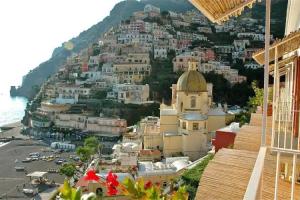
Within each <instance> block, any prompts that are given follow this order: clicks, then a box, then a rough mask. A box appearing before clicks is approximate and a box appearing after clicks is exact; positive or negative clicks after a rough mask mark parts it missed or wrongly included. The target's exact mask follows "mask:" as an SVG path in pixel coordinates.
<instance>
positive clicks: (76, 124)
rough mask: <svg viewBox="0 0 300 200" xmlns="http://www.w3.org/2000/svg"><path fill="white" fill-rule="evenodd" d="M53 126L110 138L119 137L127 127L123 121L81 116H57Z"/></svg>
mask: <svg viewBox="0 0 300 200" xmlns="http://www.w3.org/2000/svg"><path fill="white" fill-rule="evenodd" d="M54 124H55V126H56V127H59V128H67V129H80V130H84V131H89V132H92V133H95V134H100V135H101V134H106V135H110V136H121V135H122V134H123V133H125V132H126V127H127V122H126V120H124V119H113V118H103V117H90V116H85V115H82V114H57V115H56V116H55V120H54Z"/></svg>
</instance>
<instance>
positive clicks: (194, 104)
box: [191, 97, 196, 108]
mask: <svg viewBox="0 0 300 200" xmlns="http://www.w3.org/2000/svg"><path fill="white" fill-rule="evenodd" d="M195 107H196V97H191V108H195Z"/></svg>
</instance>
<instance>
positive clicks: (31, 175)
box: [27, 171, 48, 178]
mask: <svg viewBox="0 0 300 200" xmlns="http://www.w3.org/2000/svg"><path fill="white" fill-rule="evenodd" d="M47 173H48V172H39V171H36V172H32V173H30V174H27V176H28V177H33V178H42V177H43V176H44V175H45V174H47Z"/></svg>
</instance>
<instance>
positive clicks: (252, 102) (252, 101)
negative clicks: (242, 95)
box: [248, 81, 264, 109]
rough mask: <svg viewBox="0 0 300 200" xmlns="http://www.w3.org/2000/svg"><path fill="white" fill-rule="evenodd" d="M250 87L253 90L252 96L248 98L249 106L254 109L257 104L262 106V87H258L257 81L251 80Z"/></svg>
mask: <svg viewBox="0 0 300 200" xmlns="http://www.w3.org/2000/svg"><path fill="white" fill-rule="evenodd" d="M251 85H252V89H253V90H254V93H255V95H254V97H250V98H249V102H248V104H249V106H250V107H252V108H254V109H256V107H257V106H262V104H263V101H264V89H263V88H259V87H258V86H257V82H256V81H253V82H252V84H251Z"/></svg>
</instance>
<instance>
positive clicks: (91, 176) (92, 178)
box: [84, 169, 100, 182]
mask: <svg viewBox="0 0 300 200" xmlns="http://www.w3.org/2000/svg"><path fill="white" fill-rule="evenodd" d="M84 180H86V181H97V182H98V181H99V180H100V178H99V176H97V175H96V172H95V171H94V170H92V169H91V170H89V171H88V172H87V173H86V176H85V177H84Z"/></svg>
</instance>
